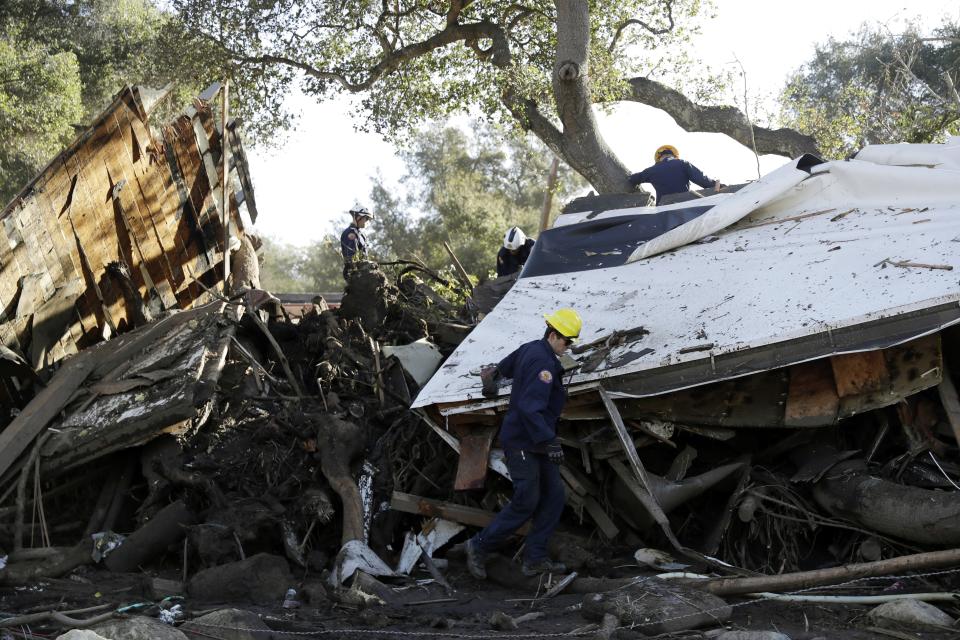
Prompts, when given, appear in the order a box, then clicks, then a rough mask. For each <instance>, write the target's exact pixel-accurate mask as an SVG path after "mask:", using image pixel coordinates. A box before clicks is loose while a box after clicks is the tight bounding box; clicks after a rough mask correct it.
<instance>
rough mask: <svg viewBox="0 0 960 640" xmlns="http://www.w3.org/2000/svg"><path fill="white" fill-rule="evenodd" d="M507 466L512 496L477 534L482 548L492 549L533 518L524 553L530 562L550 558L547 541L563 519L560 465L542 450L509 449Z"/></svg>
mask: <svg viewBox="0 0 960 640" xmlns="http://www.w3.org/2000/svg"><path fill="white" fill-rule="evenodd" d="M506 457H507V470H508V471H509V472H510V479H511V480H512V481H513V498H511V499H510V502H509V504H507V506H506V507H504V508H503V510H502V511H501V512H500V513H498V514H497V517H496V518H494V519H493V522H491V523H490V524H489V526H487V528H486V529H484V530H483V531H481V532H480V533H478V534H477V537H476V542H477V543H478V545H479V547H480V550H481V551H483V552H488V551H493V550H494V549H496V548H497V547H499V546H500V545H501V544H503V543H504V542H505V541H506V540H507V538H509V537H510V536H511V535H513V533H514V532H516V530H517V529H519V528H520V527H521V526H523V523H525V522H526V521H527V520H529V519H530V518H533V526H532V528H531V529H530V533H528V534H527V540H526V545H525V546H524V551H523V557H524V560H525V561H526V562H528V563H533V562H538V561H540V560H543V559H545V558H547V541H548V540H549V539H550V536H551V535H552V534H553V531H554V529H556V528H557V524H559V522H560V514H561V513H562V512H563V504H564V489H563V482H562V481H561V480H560V467H559V465H556V464H553V463H552V462H550V460H549V459H548V458H547V456H546V455H545V454H542V453H531V452H529V451H507V452H506Z"/></svg>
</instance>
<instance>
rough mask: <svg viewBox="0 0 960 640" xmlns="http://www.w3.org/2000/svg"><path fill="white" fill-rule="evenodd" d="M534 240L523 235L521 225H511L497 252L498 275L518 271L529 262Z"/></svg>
mask: <svg viewBox="0 0 960 640" xmlns="http://www.w3.org/2000/svg"><path fill="white" fill-rule="evenodd" d="M533 244H534V243H533V240H531V239H530V238H528V237H527V236H525V235H523V231H521V230H520V227H510V228H509V229H507V233H506V234H504V236H503V246H502V247H500V251H499V252H497V277H498V278H499V277H500V276H508V275H510V274H511V273H516V272H517V271H520V269H522V268H523V265H525V264H526V263H527V258H529V257H530V250H531V249H533Z"/></svg>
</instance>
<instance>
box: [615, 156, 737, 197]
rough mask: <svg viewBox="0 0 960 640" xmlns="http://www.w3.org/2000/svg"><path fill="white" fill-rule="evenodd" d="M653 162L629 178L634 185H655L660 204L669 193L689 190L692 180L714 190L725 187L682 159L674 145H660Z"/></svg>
mask: <svg viewBox="0 0 960 640" xmlns="http://www.w3.org/2000/svg"><path fill="white" fill-rule="evenodd" d="M653 162H654V163H653V165H651V166H649V167H647V168H646V169H644V170H643V171H641V172H640V173H634V174H631V175H630V177H629V178H628V180H629V181H630V184H632V185H633V186H637V185H639V184H642V183H644V182H648V183H650V184H651V185H653V188H654V189H655V190H656V192H657V204H658V205H659V204H662V203H663V199H664V198H665V197H666V196H668V195H673V194H676V193H686V192H687V191H689V190H690V183H691V182H692V183H694V184H696V185H699V186H700V187H702V188H704V189H708V188H710V187H712V188H713V190H714V191H720V189H722V188H723V185H722V184H720V181H719V180H713V179H712V178H708V177H707V176H706V175H704V173H703V172H702V171H700V169H698V168H697V167H695V166H694V165H692V164H690V163H689V162H687V161H686V160H681V159H680V152H679V151H677V148H676V147H674V146H673V145H670V144H665V145H662V146H660V147H658V148H657V150H656V151H655V152H654V154H653Z"/></svg>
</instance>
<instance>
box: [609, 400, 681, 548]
mask: <svg viewBox="0 0 960 640" xmlns="http://www.w3.org/2000/svg"><path fill="white" fill-rule="evenodd" d="M597 392H598V393H599V394H600V399H601V400H602V401H603V406H604V407H605V408H606V410H607V413H609V414H610V420H611V421H613V426H614V428H615V429H616V431H617V436H618V437H619V438H620V444H621V445H623V450H624V452H625V453H626V454H627V460H628V461H629V462H630V468H631V470H632V471H633V473H634V475H635V476H636V478H637V480H639V486H638V487H637V488H638V489H641V488H642V490H638V491H635V492H634V495H636V497H637V499H638V500H639V501H640V503H641V504H642V505H643V507H644V508H645V509H646V510H647V512H648V513H649V514H650V516H651V517H652V518H653V519H654V520H655V521H656V523H657V524H658V525H660V529H661V530H663V533H664V535H665V536H667V539H668V540H669V541H670V544H672V545H673V546H674V548H675V549H677V550H682V549H683V546H682V545H681V544H680V541H679V540H677V537H676V536H675V535H674V533H673V529H672V528H670V521H669V520H668V519H667V515H666V514H665V513H664V512H663V509H661V508H660V505H659V504H658V503H657V499H656V498H655V497H654V495H653V490H652V488H651V486H650V480H649V478H647V471H646V469H644V467H643V463H642V462H640V456H639V455H637V448H636V447H635V446H634V445H633V440H632V439H631V438H630V434H629V433H627V426H626V425H625V424H624V423H623V417H622V416H621V415H620V411H619V410H617V406H616V405H615V404H614V403H613V400H612V399H611V398H610V394H608V393H607V390H606V389H604V388H603V387H600V388H599V389H597Z"/></svg>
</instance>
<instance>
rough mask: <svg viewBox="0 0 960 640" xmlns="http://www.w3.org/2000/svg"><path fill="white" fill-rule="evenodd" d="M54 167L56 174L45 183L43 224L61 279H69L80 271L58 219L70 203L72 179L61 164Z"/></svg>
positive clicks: (69, 241) (70, 241)
mask: <svg viewBox="0 0 960 640" xmlns="http://www.w3.org/2000/svg"><path fill="white" fill-rule="evenodd" d="M56 167H57V169H56V172H55V173H54V174H53V175H52V176H51V178H50V180H49V181H48V183H47V189H46V195H47V198H48V202H49V205H50V206H49V209H48V210H47V212H46V213H47V214H46V215H45V216H44V223H45V225H46V228H47V233H48V234H49V236H50V239H51V241H52V246H53V250H54V251H55V253H56V255H57V260H58V261H59V262H60V270H61V271H62V272H63V277H64V278H65V279H69V278H75V277H77V276H79V275H80V269H79V264H78V263H77V262H76V261H75V256H74V250H73V248H72V245H73V242H72V237H70V238H69V239H68V236H67V235H65V234H64V230H63V227H62V226H61V224H60V219H61V217H62V215H63V214H64V212H65V210H66V208H67V207H68V205H69V204H70V201H71V196H72V192H73V179H72V176H71V175H70V174H69V171H68V170H67V167H66V166H65V165H64V164H63V163H62V162H57V164H56Z"/></svg>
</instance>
